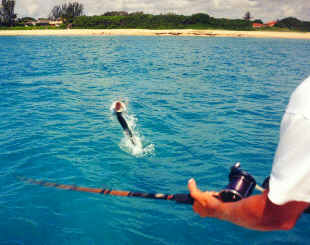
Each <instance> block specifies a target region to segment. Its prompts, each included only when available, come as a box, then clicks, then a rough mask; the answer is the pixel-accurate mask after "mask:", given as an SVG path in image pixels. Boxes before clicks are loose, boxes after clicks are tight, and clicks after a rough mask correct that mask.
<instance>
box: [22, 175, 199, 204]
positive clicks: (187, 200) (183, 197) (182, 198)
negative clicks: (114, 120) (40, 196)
mask: <svg viewBox="0 0 310 245" xmlns="http://www.w3.org/2000/svg"><path fill="white" fill-rule="evenodd" d="M17 178H18V179H19V180H21V181H24V182H28V183H31V184H36V185H41V186H45V187H55V188H58V189H63V190H71V191H79V192H88V193H95V194H100V195H111V196H125V197H140V198H149V199H162V200H171V201H175V202H177V203H183V204H193V203H194V199H193V198H192V197H191V196H190V194H161V193H143V192H131V191H123V190H110V189H105V188H92V187H82V186H75V185H64V184H58V183H53V182H48V181H41V180H36V179H32V178H27V177H22V176H18V177H17Z"/></svg>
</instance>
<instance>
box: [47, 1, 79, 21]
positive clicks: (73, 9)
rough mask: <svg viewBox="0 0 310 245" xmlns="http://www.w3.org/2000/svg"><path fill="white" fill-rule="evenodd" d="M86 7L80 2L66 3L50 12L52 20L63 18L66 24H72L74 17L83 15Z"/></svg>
mask: <svg viewBox="0 0 310 245" xmlns="http://www.w3.org/2000/svg"><path fill="white" fill-rule="evenodd" d="M83 10H84V6H83V4H80V3H78V2H73V3H68V4H67V3H64V4H62V5H57V6H55V7H53V9H52V10H51V12H50V15H49V18H50V19H58V18H62V19H64V20H66V22H72V21H73V19H74V17H77V16H81V15H83Z"/></svg>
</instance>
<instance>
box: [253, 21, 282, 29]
mask: <svg viewBox="0 0 310 245" xmlns="http://www.w3.org/2000/svg"><path fill="white" fill-rule="evenodd" d="M275 24H277V22H276V21H271V22H268V23H265V24H261V23H253V24H252V27H253V28H260V27H273V26H274V25H275Z"/></svg>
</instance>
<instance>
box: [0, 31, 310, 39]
mask: <svg viewBox="0 0 310 245" xmlns="http://www.w3.org/2000/svg"><path fill="white" fill-rule="evenodd" d="M123 35H124V36H125V35H126V36H203V37H253V38H292V39H310V32H272V31H227V30H192V29H184V30H183V29H182V30H147V29H67V30H1V31H0V36H123Z"/></svg>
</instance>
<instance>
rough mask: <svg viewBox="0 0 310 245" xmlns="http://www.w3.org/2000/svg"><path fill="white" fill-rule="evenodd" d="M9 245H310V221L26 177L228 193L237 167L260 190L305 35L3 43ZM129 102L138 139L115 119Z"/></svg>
mask: <svg viewBox="0 0 310 245" xmlns="http://www.w3.org/2000/svg"><path fill="white" fill-rule="evenodd" d="M0 55H1V56H0V57H1V58H0V118H1V124H0V149H1V151H0V164H1V167H0V186H1V187H0V207H1V209H0V217H1V219H0V244H1V245H3V244H5V245H21V244H27V245H28V244H40V245H41V244H48V245H49V244H271V243H272V244H308V243H309V242H310V240H309V230H310V228H309V227H310V216H307V215H304V216H302V217H301V218H300V220H299V221H298V223H297V225H296V227H295V228H294V229H293V230H291V231H286V232H270V233H262V232H257V231H251V230H246V229H244V228H241V227H237V226H235V225H232V224H230V223H227V222H224V221H219V220H215V219H201V218H200V217H199V216H198V215H196V214H195V213H193V212H192V209H191V207H190V206H188V205H181V204H175V203H174V202H168V201H161V200H147V199H136V198H127V197H111V196H100V195H95V194H89V193H78V192H72V191H64V190H58V189H52V188H44V187H40V186H34V185H31V184H27V183H23V182H20V181H18V180H17V179H16V177H15V176H16V175H23V176H27V177H31V178H37V179H43V180H48V181H52V182H58V183H64V184H75V185H82V186H89V187H100V188H101V187H105V188H112V189H121V190H130V191H140V192H161V193H185V192H187V187H186V186H187V180H188V179H189V178H190V177H194V178H195V179H196V180H197V182H198V184H199V186H200V187H201V188H202V189H214V190H221V188H223V187H224V186H225V185H226V184H227V182H228V181H227V175H228V171H229V167H230V166H231V165H233V164H234V163H235V162H238V161H240V162H241V165H242V167H243V168H244V169H246V170H247V171H248V172H250V173H251V174H252V175H254V176H255V178H256V180H257V181H258V182H259V183H261V182H262V181H263V180H264V178H265V176H267V175H269V172H270V170H271V164H272V159H273V155H274V151H275V148H276V145H277V141H278V131H279V124H280V120H281V117H282V114H283V111H284V109H285V106H286V104H287V102H288V99H289V96H290V94H291V92H292V91H293V90H294V88H295V87H296V86H297V85H298V84H299V83H300V82H301V81H302V80H303V79H304V78H306V77H307V76H308V75H309V70H310V69H309V68H310V64H309V57H310V41H309V40H284V39H283V40H282V39H243V38H205V37H95V36H90V37H0ZM119 99H122V100H124V101H125V102H126V103H127V109H128V115H127V116H128V119H130V120H129V121H130V125H131V126H132V127H133V130H134V133H135V135H136V137H137V138H138V140H139V142H141V146H139V147H138V149H134V148H132V147H131V146H130V144H128V139H127V138H126V137H125V136H124V135H123V133H122V131H121V128H120V125H119V124H118V122H117V120H116V119H115V117H114V116H113V113H112V112H111V105H112V104H113V102H114V101H115V100H119Z"/></svg>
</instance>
